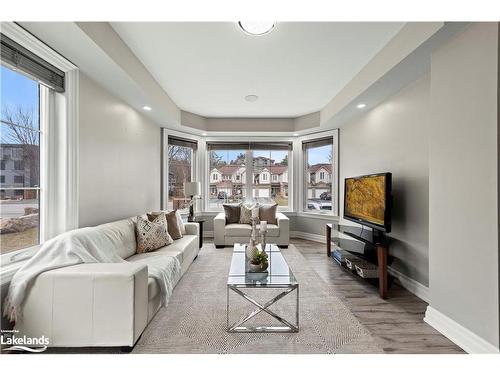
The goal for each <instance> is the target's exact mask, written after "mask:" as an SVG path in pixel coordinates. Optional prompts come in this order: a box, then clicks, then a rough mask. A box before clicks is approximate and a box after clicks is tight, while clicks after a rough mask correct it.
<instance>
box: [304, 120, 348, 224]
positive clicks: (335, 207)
mask: <svg viewBox="0 0 500 375" xmlns="http://www.w3.org/2000/svg"><path fill="white" fill-rule="evenodd" d="M338 134H339V132H338V129H333V130H329V131H324V132H318V133H314V134H309V135H305V136H302V137H300V138H298V140H297V142H296V144H297V145H295V144H294V150H295V149H299V150H297V154H296V155H297V159H298V173H297V174H298V179H297V180H296V182H297V183H298V184H299V191H300V194H299V195H298V210H297V212H298V214H299V215H302V216H313V217H324V216H331V217H334V218H337V217H338V215H339V201H340V199H339V173H338V165H339V163H338V161H339V154H338V152H339V137H338ZM330 136H331V137H332V147H333V151H332V175H331V176H330V177H331V184H332V201H331V202H332V210H331V211H312V210H306V209H305V204H306V202H307V188H306V186H307V179H308V178H310V176H309V174H308V173H307V171H306V170H305V168H304V166H305V161H306V159H305V158H306V155H304V153H303V152H302V143H303V142H306V141H312V140H315V139H320V138H325V137H330Z"/></svg>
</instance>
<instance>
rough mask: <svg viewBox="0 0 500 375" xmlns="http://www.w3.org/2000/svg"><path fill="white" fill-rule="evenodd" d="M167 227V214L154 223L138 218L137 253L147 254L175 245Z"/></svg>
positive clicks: (136, 228)
mask: <svg viewBox="0 0 500 375" xmlns="http://www.w3.org/2000/svg"><path fill="white" fill-rule="evenodd" d="M167 227H168V224H167V220H166V218H165V214H161V215H158V216H157V217H156V218H155V219H154V220H153V221H149V220H146V219H143V218H142V217H140V216H137V222H136V224H135V233H136V239H137V253H138V254H140V253H147V252H149V251H154V250H156V249H159V248H160V247H163V246H166V245H170V244H171V243H173V242H174V241H173V240H172V237H171V236H170V234H169V233H168V229H167Z"/></svg>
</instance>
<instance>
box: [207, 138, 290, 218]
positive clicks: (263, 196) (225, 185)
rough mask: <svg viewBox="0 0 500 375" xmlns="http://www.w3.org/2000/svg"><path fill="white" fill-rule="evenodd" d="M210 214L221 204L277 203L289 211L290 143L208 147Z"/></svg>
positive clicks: (228, 144) (213, 145)
mask: <svg viewBox="0 0 500 375" xmlns="http://www.w3.org/2000/svg"><path fill="white" fill-rule="evenodd" d="M207 150H208V155H209V163H208V183H209V186H208V195H209V196H208V204H207V206H208V207H207V208H208V210H209V211H218V210H220V209H222V204H223V203H237V202H259V203H261V204H274V203H277V204H278V205H279V207H280V208H281V209H285V208H288V207H289V199H288V191H289V189H288V181H289V170H288V160H289V157H290V153H291V144H289V143H285V142H283V143H259V142H249V143H218V142H214V143H210V142H209V143H208V144H207Z"/></svg>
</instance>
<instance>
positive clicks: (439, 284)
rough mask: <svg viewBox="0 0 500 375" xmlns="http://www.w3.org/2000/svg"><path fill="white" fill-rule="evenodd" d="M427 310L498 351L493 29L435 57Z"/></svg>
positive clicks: (479, 28)
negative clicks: (456, 324) (461, 327)
mask: <svg viewBox="0 0 500 375" xmlns="http://www.w3.org/2000/svg"><path fill="white" fill-rule="evenodd" d="M431 72H432V73H431V79H432V81H431V82H432V83H431V99H432V122H431V126H430V156H429V166H430V178H429V188H430V196H429V201H430V232H429V246H430V306H431V307H432V308H433V309H436V310H438V311H439V312H441V313H442V314H444V315H445V316H447V317H449V318H451V319H453V320H454V321H455V322H457V323H458V324H460V325H461V326H463V327H465V328H466V329H468V330H470V331H472V332H473V333H475V334H476V335H478V336H480V337H481V338H483V339H484V340H486V341H487V342H489V343H491V344H493V345H494V346H496V347H497V348H498V344H499V342H498V341H499V337H498V336H499V296H498V283H499V279H498V276H499V274H498V268H499V262H498V261H499V259H498V213H499V212H498V201H497V199H498V164H497V163H498V152H499V149H498V143H497V139H498V138H497V137H498V133H497V132H498V118H497V111H498V73H497V72H498V24H497V23H480V24H472V25H471V26H469V27H468V28H467V29H466V30H465V31H464V32H463V33H461V34H459V35H458V36H456V37H455V38H454V39H452V40H451V41H450V42H448V43H447V44H446V45H445V46H443V47H441V48H440V49H438V50H437V51H435V52H434V53H433V56H432V62H431Z"/></svg>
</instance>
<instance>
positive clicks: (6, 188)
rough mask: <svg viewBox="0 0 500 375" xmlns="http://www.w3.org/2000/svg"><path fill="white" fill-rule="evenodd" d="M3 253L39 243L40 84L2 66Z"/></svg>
mask: <svg viewBox="0 0 500 375" xmlns="http://www.w3.org/2000/svg"><path fill="white" fill-rule="evenodd" d="M0 69H1V70H0V73H1V76H2V79H1V80H0V82H1V92H2V103H3V106H2V108H0V140H1V143H0V160H1V168H0V169H1V171H0V175H1V179H0V252H1V253H2V254H4V253H7V252H10V251H14V250H19V249H24V248H27V247H31V246H34V245H37V244H39V241H40V239H39V210H40V200H39V192H40V122H39V119H40V115H39V100H40V96H39V90H40V88H39V84H38V82H36V81H34V80H32V79H30V78H28V77H26V76H24V75H23V74H21V73H19V72H16V71H13V70H11V69H9V68H7V67H4V66H1V67H0Z"/></svg>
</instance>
